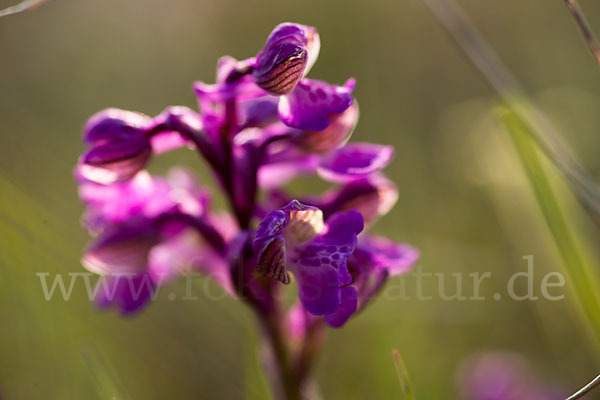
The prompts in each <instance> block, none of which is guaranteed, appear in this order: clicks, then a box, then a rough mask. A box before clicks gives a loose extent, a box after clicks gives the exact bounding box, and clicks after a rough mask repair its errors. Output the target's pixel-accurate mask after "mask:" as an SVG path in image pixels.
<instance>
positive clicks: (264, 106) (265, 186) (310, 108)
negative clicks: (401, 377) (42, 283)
mask: <svg viewBox="0 0 600 400" xmlns="http://www.w3.org/2000/svg"><path fill="white" fill-rule="evenodd" d="M319 48H320V40H319V34H318V33H317V31H316V29H315V28H312V27H308V26H304V25H299V24H293V23H283V24H280V25H278V26H277V27H276V28H275V29H274V30H273V32H272V33H271V34H270V36H269V37H268V39H267V41H266V43H265V45H264V47H263V48H262V49H261V50H260V51H259V52H258V54H257V55H256V57H252V58H248V59H245V60H242V61H238V60H236V59H234V58H232V57H223V58H221V59H220V60H219V61H218V64H217V73H216V83H215V84H206V83H203V82H197V83H195V85H194V90H195V93H196V95H197V97H198V103H199V109H200V111H199V112H196V111H193V110H192V109H189V108H187V107H169V108H167V109H166V110H165V111H164V112H162V113H161V114H159V115H157V116H155V117H150V116H147V115H144V114H140V113H137V112H131V111H124V110H118V109H107V110H104V111H101V112H99V113H97V114H96V115H94V116H93V117H92V118H91V119H90V120H89V121H88V123H87V125H86V126H85V132H84V137H83V140H84V143H85V144H86V145H87V146H88V150H87V151H86V152H85V153H84V154H83V155H82V156H81V158H80V160H79V162H78V165H77V167H76V171H75V175H76V178H77V180H78V182H79V185H80V196H81V198H82V200H83V202H84V203H85V204H86V206H87V210H86V213H85V215H84V219H83V220H84V224H85V226H86V228H88V230H89V231H90V232H91V234H92V235H93V236H94V238H93V241H92V242H91V244H90V245H89V246H88V248H87V249H86V251H85V254H84V256H83V259H82V262H83V265H84V266H85V267H86V268H87V269H88V270H90V271H93V272H96V273H98V274H103V275H108V276H110V277H111V279H113V280H114V283H115V285H116V291H115V292H114V293H113V295H112V296H107V295H106V294H103V293H100V295H99V298H98V299H97V300H98V303H99V304H101V305H103V306H111V307H116V308H118V309H119V310H120V311H121V312H123V313H128V312H133V311H136V310H138V309H139V308H140V307H141V306H143V305H144V304H145V303H147V302H148V300H149V299H150V292H151V289H152V288H153V287H155V286H157V285H160V284H163V283H165V282H167V281H168V280H170V279H173V278H175V277H177V276H180V275H181V274H183V273H185V272H186V271H190V270H193V271H202V272H204V273H206V274H207V275H209V276H211V277H212V278H214V279H215V280H216V281H217V282H218V283H219V284H220V285H221V286H222V287H223V288H224V289H225V290H226V291H227V292H228V293H230V294H231V295H232V296H234V297H237V298H240V299H242V300H244V301H246V302H247V303H248V304H250V305H251V306H252V307H253V309H254V310H256V311H257V312H258V313H259V315H263V316H264V315H270V314H271V313H274V312H276V311H277V310H280V305H279V304H278V301H277V299H278V296H277V295H276V294H277V291H278V290H281V288H282V287H283V285H287V284H290V283H292V282H294V283H295V284H296V285H297V287H298V302H297V304H295V305H294V306H293V307H292V308H291V309H290V310H289V311H288V313H287V319H286V321H287V326H289V328H290V332H292V333H301V331H302V329H306V327H307V326H308V325H310V323H312V322H314V321H320V320H324V321H325V322H326V323H327V324H329V325H330V326H333V327H339V326H342V325H343V324H344V323H345V322H346V321H347V320H348V319H349V318H350V316H352V315H353V314H354V313H355V312H356V311H357V310H359V309H360V308H362V307H364V306H365V304H367V303H368V301H369V300H370V299H371V298H372V297H373V295H374V294H375V293H376V292H377V291H378V290H379V289H380V288H381V287H382V285H383V283H384V282H385V280H386V279H387V277H389V276H392V275H395V274H401V273H404V272H406V271H407V270H409V269H410V268H411V266H412V264H413V263H414V262H415V260H416V259H417V257H418V252H417V251H416V250H415V249H414V248H411V247H409V246H407V245H404V244H399V243H395V242H393V241H391V240H389V239H385V238H381V237H377V236H373V235H369V234H366V233H364V232H363V231H364V226H365V225H367V226H370V225H371V224H373V222H375V220H376V219H377V218H378V217H380V216H382V215H384V214H386V213H387V212H388V211H389V210H390V208H391V207H392V206H393V205H394V203H395V202H396V200H397V197H398V192H397V188H396V186H395V185H394V183H393V182H391V181H390V180H389V179H387V178H386V177H385V176H384V175H383V174H382V173H381V170H382V169H383V168H384V167H385V166H386V165H388V163H389V162H390V161H391V159H392V157H393V153H394V150H393V148H392V147H390V146H384V145H376V144H370V143H350V144H346V143H347V142H348V139H349V138H350V135H351V134H352V131H353V129H354V127H355V125H356V122H357V119H358V106H357V103H356V101H355V100H354V98H353V96H352V92H353V90H354V86H355V81H354V80H353V79H349V80H348V81H346V83H344V84H343V85H333V84H329V83H326V82H323V81H318V80H313V79H308V78H306V75H307V74H308V72H309V70H310V69H311V67H312V65H313V64H314V62H315V61H316V59H317V56H318V54H319ZM182 147H187V148H189V149H191V150H194V151H196V152H198V154H199V155H200V156H201V157H202V158H203V159H204V160H205V162H206V164H207V166H208V168H209V169H210V170H211V171H212V173H213V174H214V176H215V177H216V179H217V181H218V184H219V187H220V188H222V190H223V193H224V196H225V198H226V199H227V201H228V202H229V206H230V209H231V213H226V212H219V211H216V210H214V209H213V208H212V207H211V194H210V193H209V192H208V191H207V190H206V189H204V188H203V187H202V186H201V185H199V184H198V182H197V181H196V180H195V179H194V178H193V177H192V175H191V174H190V173H189V172H187V171H185V170H183V169H174V170H172V171H171V172H170V174H169V175H168V176H167V177H159V176H153V175H151V174H149V173H148V172H147V170H146V168H147V165H148V163H149V162H150V160H151V159H152V157H154V156H156V155H159V154H161V153H163V152H167V151H171V150H174V149H178V148H182ZM300 175H318V176H319V177H321V178H322V179H323V180H325V181H327V182H330V183H331V186H332V187H331V189H329V190H328V191H326V192H325V193H323V194H321V195H302V196H298V195H292V194H291V193H290V192H289V190H288V189H286V184H287V183H288V182H290V181H291V180H292V179H294V178H296V177H298V176H300ZM123 274H127V275H128V276H129V277H133V279H128V280H123V279H120V277H121V276H122V275H123ZM128 289H135V290H128Z"/></svg>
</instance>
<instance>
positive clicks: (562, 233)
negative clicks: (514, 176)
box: [500, 108, 600, 339]
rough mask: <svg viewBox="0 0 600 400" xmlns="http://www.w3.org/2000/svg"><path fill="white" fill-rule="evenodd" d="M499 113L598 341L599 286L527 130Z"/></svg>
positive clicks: (512, 117)
mask: <svg viewBox="0 0 600 400" xmlns="http://www.w3.org/2000/svg"><path fill="white" fill-rule="evenodd" d="M500 112H501V117H502V120H503V122H504V125H505V126H506V129H507V130H508V132H509V136H510V138H511V139H512V143H513V144H514V147H515V149H516V151H517V155H518V157H519V160H520V162H521V165H522V166H523V169H524V170H525V173H526V175H527V178H528V180H529V184H530V185H531V188H532V190H533V193H534V195H535V199H536V201H537V204H538V206H539V208H540V210H541V212H542V215H543V217H544V220H545V221H546V224H547V225H548V228H549V229H550V232H551V234H552V237H553V239H554V244H555V246H556V248H557V250H558V252H559V253H560V255H561V257H562V260H563V263H564V268H565V271H566V274H567V276H568V278H569V280H570V282H571V284H572V288H573V291H574V294H575V295H576V297H577V299H578V302H579V305H580V306H581V309H582V311H583V313H584V314H585V316H586V317H587V320H588V322H589V323H590V325H591V327H592V329H593V331H594V333H595V336H596V338H597V339H600V297H599V295H600V286H599V285H598V278H597V275H596V273H595V271H594V270H593V269H592V268H591V266H590V265H589V263H588V262H587V260H586V257H585V256H584V255H583V254H582V251H581V249H580V247H579V243H578V242H577V239H576V236H575V235H574V234H573V233H572V232H571V230H570V227H569V224H568V222H567V218H566V217H565V214H564V213H563V210H562V208H561V205H560V203H559V201H558V197H557V195H556V194H555V192H554V189H553V187H552V184H551V181H550V178H549V176H548V175H547V173H546V171H545V169H544V167H543V165H542V163H541V160H540V159H539V156H538V154H539V151H538V148H537V146H536V143H535V142H534V141H533V140H532V133H531V132H530V128H529V127H528V125H527V124H526V123H525V122H524V121H523V120H522V119H520V117H519V116H518V115H517V114H516V113H514V112H513V111H512V110H509V109H507V108H502V109H501V110H500Z"/></svg>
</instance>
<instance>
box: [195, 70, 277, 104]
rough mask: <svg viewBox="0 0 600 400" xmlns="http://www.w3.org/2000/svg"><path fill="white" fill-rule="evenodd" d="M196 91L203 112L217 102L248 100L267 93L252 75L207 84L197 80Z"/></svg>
mask: <svg viewBox="0 0 600 400" xmlns="http://www.w3.org/2000/svg"><path fill="white" fill-rule="evenodd" d="M194 91H195V92H196V95H197V96H198V102H199V103H200V108H201V110H202V112H207V111H211V110H212V109H213V108H214V105H215V104H222V103H224V102H226V101H229V100H234V99H237V100H238V101H247V100H252V99H256V98H258V97H262V96H265V95H267V92H265V91H264V90H263V89H261V88H260V87H258V86H257V85H256V84H255V83H254V81H253V80H252V77H251V76H244V77H242V78H240V79H239V80H238V81H236V82H232V83H217V84H212V85H211V84H206V83H204V82H195V83H194Z"/></svg>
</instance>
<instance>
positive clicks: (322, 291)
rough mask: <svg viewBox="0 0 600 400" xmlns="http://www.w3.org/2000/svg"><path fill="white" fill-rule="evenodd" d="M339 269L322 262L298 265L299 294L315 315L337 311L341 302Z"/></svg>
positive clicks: (306, 307) (303, 302) (307, 308)
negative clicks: (323, 264)
mask: <svg viewBox="0 0 600 400" xmlns="http://www.w3.org/2000/svg"><path fill="white" fill-rule="evenodd" d="M338 275H339V274H338V271H337V270H336V269H335V268H334V267H332V266H330V265H327V266H322V265H321V264H320V263H318V264H315V265H313V266H310V267H309V266H300V265H298V266H297V267H296V272H295V277H296V280H297V281H298V296H299V298H300V301H301V302H302V305H303V306H304V308H305V309H306V310H307V311H308V312H310V313H311V314H313V315H325V314H330V313H332V312H334V311H335V309H336V308H337V307H338V305H339V304H340V282H339V277H338Z"/></svg>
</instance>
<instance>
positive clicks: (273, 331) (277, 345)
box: [261, 313, 302, 400]
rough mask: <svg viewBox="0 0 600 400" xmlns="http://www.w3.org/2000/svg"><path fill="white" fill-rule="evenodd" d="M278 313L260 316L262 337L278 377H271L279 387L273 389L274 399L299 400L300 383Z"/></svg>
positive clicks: (300, 395) (300, 397)
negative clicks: (266, 344) (271, 356)
mask: <svg viewBox="0 0 600 400" xmlns="http://www.w3.org/2000/svg"><path fill="white" fill-rule="evenodd" d="M279 315H280V313H273V314H271V315H268V316H262V318H261V321H262V323H263V328H264V335H265V338H266V339H267V343H268V345H269V346H270V350H271V352H272V355H273V358H274V362H275V363H276V365H275V366H274V368H271V369H274V370H276V372H277V373H278V375H279V376H278V377H272V379H271V380H272V381H273V380H275V379H277V378H278V380H279V382H277V383H278V384H279V387H273V391H274V395H275V398H276V399H278V400H301V399H302V394H301V381H300V380H299V379H298V376H297V375H296V374H295V371H294V368H293V364H292V363H291V358H290V352H289V348H288V346H287V345H286V342H285V340H284V336H283V326H282V323H281V318H280V317H279Z"/></svg>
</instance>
